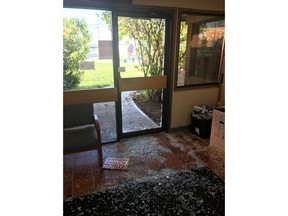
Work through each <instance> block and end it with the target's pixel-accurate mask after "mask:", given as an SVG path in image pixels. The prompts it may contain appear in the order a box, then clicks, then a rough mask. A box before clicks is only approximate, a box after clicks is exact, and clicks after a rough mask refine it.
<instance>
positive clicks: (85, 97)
mask: <svg viewBox="0 0 288 216" xmlns="http://www.w3.org/2000/svg"><path fill="white" fill-rule="evenodd" d="M64 18H66V20H64V23H65V22H66V25H67V26H64V35H63V39H64V49H63V58H66V57H67V56H65V51H67V50H65V47H66V45H67V44H66V42H67V41H68V40H69V39H71V40H75V38H77V39H79V38H81V37H79V33H77V32H76V30H77V28H78V27H77V25H78V26H81V28H83V27H84V29H81V31H80V32H81V33H83V32H86V35H85V37H86V39H89V43H86V44H85V45H83V44H81V43H84V42H81V41H77V44H76V43H75V44H74V45H79V44H81V49H80V48H77V47H75V50H83V49H82V48H83V47H84V48H85V49H87V50H89V51H88V52H87V53H86V54H85V53H84V54H83V53H81V55H82V56H85V58H82V59H80V60H78V63H79V64H78V63H76V66H75V65H74V66H75V67H76V69H75V70H76V71H77V73H78V75H79V76H80V75H81V77H82V78H81V81H80V83H79V85H75V86H72V87H71V86H70V87H69V88H67V85H66V84H67V83H68V82H69V81H71V79H70V77H67V76H66V77H65V75H67V74H68V75H69V73H67V74H65V71H64V78H63V88H64V96H65V98H72V97H76V98H78V99H77V100H78V101H79V102H80V103H83V102H89V103H90V102H91V101H92V102H93V104H94V111H95V113H96V114H97V115H98V117H99V121H100V124H101V126H102V127H101V133H102V137H103V138H102V142H103V143H107V142H113V141H116V140H120V139H121V138H124V137H131V136H135V135H141V134H148V133H153V132H159V131H163V130H166V128H167V113H168V92H167V91H168V88H167V87H168V85H167V83H168V78H169V74H168V73H167V68H169V60H168V59H169V52H168V49H167V43H166V42H167V41H169V40H170V39H169V34H168V32H169V31H170V28H169V25H168V23H170V20H169V18H167V17H166V16H163V15H159V14H153V16H152V15H151V13H147V12H141V13H135V12H131V11H129V12H127V11H126V12H119V11H110V10H95V9H93V10H90V9H80V8H64ZM73 18H76V20H73ZM81 20H82V21H81ZM78 22H79V23H78ZM125 24H129V25H132V26H134V27H135V28H137V29H135V31H133V32H134V33H135V35H133V34H131V33H132V31H129V26H127V25H125ZM64 25H65V24H64ZM145 27H146V28H145ZM148 28H149V29H150V31H151V32H150V33H149V31H148V30H149V29H148ZM66 29H69V31H67V32H69V34H71V32H73V31H74V30H75V35H68V36H67V34H68V33H67V32H65V30H66ZM136 30H137V31H136ZM144 31H146V33H145V32H144ZM66 36H67V38H65V37H66ZM70 36H71V37H70ZM80 36H81V35H80ZM69 37H70V38H69ZM65 40H66V41H65ZM83 41H85V40H83ZM68 42H69V41H68ZM78 42H79V43H78ZM72 44H73V43H70V44H68V45H69V48H71V47H72V46H71V45H72ZM76 56H77V55H76ZM73 57H75V55H74V56H73ZM70 60H71V59H69V61H70ZM64 64H65V63H64ZM77 64H78V66H77ZM64 69H65V65H64ZM77 73H76V75H75V77H76V78H77V76H78V75H77ZM73 79H74V78H73ZM71 83H72V82H71ZM72 84H73V83H72ZM65 98H64V100H65ZM151 113H153V114H154V116H153V115H151ZM155 113H156V114H155Z"/></svg>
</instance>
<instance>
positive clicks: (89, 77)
mask: <svg viewBox="0 0 288 216" xmlns="http://www.w3.org/2000/svg"><path fill="white" fill-rule="evenodd" d="M136 65H138V63H137V62H134V63H121V67H126V72H121V78H128V77H143V76H144V74H143V73H142V72H139V71H138V70H137V69H135V68H134V67H135V66H136ZM83 73H84V74H83V77H82V80H81V83H80V85H79V87H78V89H92V88H104V87H108V86H114V79H113V63H112V61H95V70H86V71H83Z"/></svg>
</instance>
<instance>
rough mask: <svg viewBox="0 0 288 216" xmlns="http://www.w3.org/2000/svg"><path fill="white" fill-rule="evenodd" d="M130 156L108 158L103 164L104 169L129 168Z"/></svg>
mask: <svg viewBox="0 0 288 216" xmlns="http://www.w3.org/2000/svg"><path fill="white" fill-rule="evenodd" d="M128 163H129V158H107V159H106V160H105V162H104V164H103V169H111V170H127V169H128Z"/></svg>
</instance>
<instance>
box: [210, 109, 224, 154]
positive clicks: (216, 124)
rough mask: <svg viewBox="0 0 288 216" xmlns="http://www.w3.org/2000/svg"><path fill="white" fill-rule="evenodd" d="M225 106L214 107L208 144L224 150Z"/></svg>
mask: <svg viewBox="0 0 288 216" xmlns="http://www.w3.org/2000/svg"><path fill="white" fill-rule="evenodd" d="M224 124H225V107H222V108H214V110H213V117H212V126H211V135H210V145H211V146H213V147H215V148H217V149H218V150H220V151H222V152H224V151H225V125H224Z"/></svg>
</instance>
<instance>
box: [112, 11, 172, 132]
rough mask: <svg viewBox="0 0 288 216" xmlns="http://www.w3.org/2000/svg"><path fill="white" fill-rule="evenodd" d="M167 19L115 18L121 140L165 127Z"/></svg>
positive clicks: (143, 16) (147, 16)
mask: <svg viewBox="0 0 288 216" xmlns="http://www.w3.org/2000/svg"><path fill="white" fill-rule="evenodd" d="M113 15H114V14H113ZM167 19H168V18H166V17H163V16H160V15H156V14H155V15H154V16H151V14H139V13H138V14H137V15H136V14H135V13H134V14H131V13H130V14H127V12H126V13H119V12H118V13H116V15H115V17H114V21H115V22H116V29H115V33H114V34H115V35H114V36H115V37H116V39H117V40H116V42H117V44H115V46H116V47H117V49H116V53H115V54H116V56H117V58H116V61H117V63H115V65H118V67H117V68H116V70H117V71H116V73H117V76H116V77H118V88H119V96H118V111H119V117H118V122H119V123H120V124H119V129H118V132H119V134H120V136H121V137H129V136H133V135H137V134H145V133H150V132H154V131H155V132H158V131H162V130H163V129H164V128H165V126H166V118H165V117H166V116H167V115H165V112H166V110H165V109H163V107H164V106H163V105H164V104H165V103H167V95H166V94H167V89H166V88H167V75H166V68H167V64H168V61H165V60H166V59H167V49H166V45H167V43H166V41H167V39H168V37H167V30H168V31H169V28H168V25H167V24H166V23H167ZM166 107H167V106H166Z"/></svg>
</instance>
